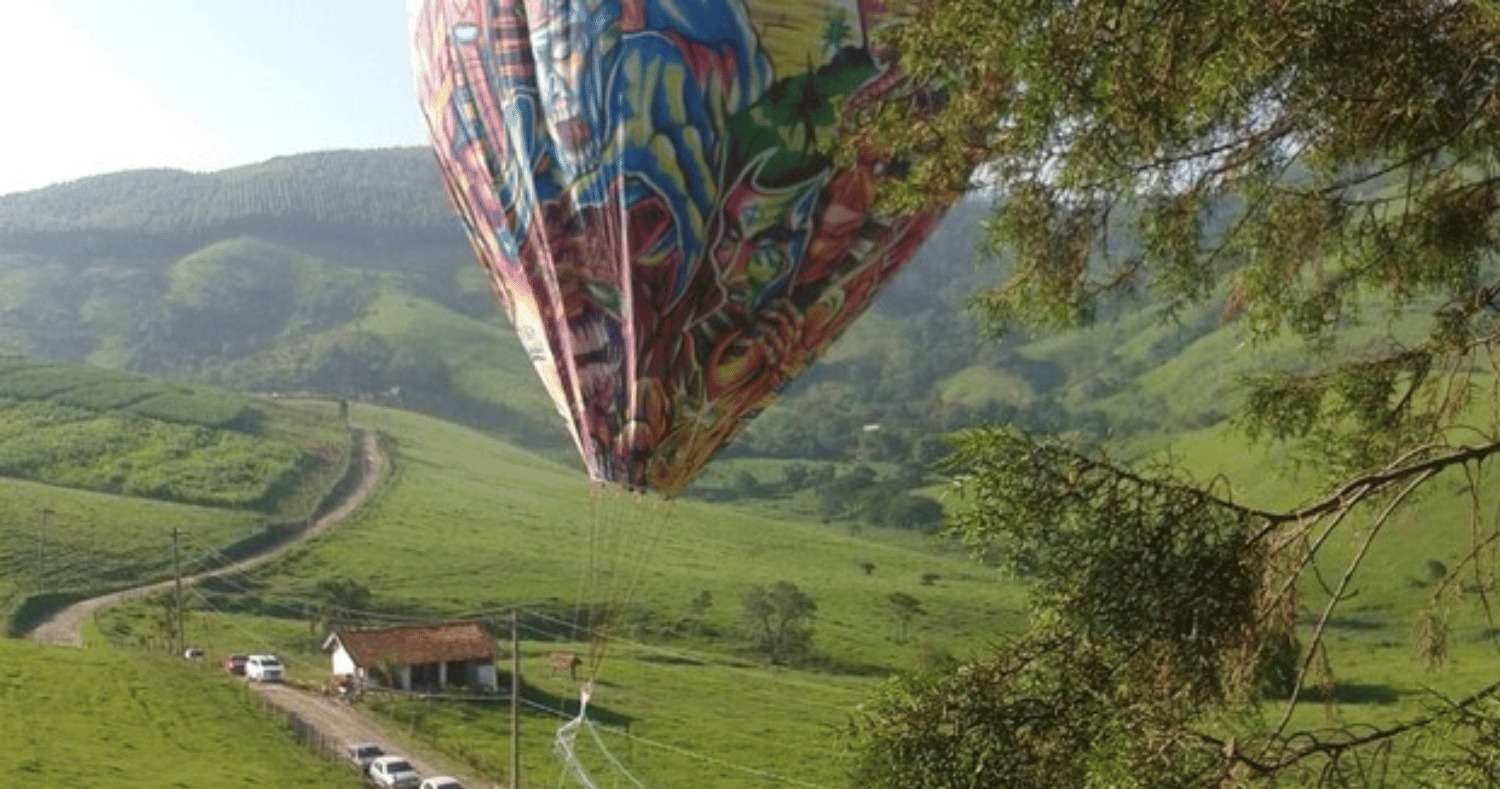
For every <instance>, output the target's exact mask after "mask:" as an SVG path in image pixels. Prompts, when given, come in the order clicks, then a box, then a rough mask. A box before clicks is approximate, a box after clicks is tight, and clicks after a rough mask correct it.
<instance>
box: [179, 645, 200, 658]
mask: <svg viewBox="0 0 1500 789" xmlns="http://www.w3.org/2000/svg"><path fill="white" fill-rule="evenodd" d="M182 659H183V660H202V659H203V650H201V649H199V648H197V647H188V648H187V649H184V650H182Z"/></svg>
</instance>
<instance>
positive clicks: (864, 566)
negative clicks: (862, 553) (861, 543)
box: [859, 559, 875, 576]
mask: <svg viewBox="0 0 1500 789" xmlns="http://www.w3.org/2000/svg"><path fill="white" fill-rule="evenodd" d="M859 569H861V570H864V571H865V575H867V576H869V575H874V574H875V563H874V562H872V561H870V560H869V559H866V560H864V561H862V562H860V563H859Z"/></svg>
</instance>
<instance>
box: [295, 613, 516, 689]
mask: <svg viewBox="0 0 1500 789" xmlns="http://www.w3.org/2000/svg"><path fill="white" fill-rule="evenodd" d="M323 652H324V654H327V655H329V656H330V659H331V660H332V664H333V666H332V669H333V675H334V676H335V677H350V678H353V679H355V680H357V681H359V682H361V683H372V684H377V685H386V686H390V687H395V688H400V689H401V690H412V689H418V690H446V689H448V688H450V687H458V688H468V689H471V690H480V691H485V692H490V693H493V692H495V691H496V690H498V689H499V687H500V682H499V679H498V677H497V675H496V672H495V658H496V656H498V654H499V649H498V648H497V647H496V645H495V640H494V639H493V638H490V636H489V634H488V633H486V632H484V628H483V627H481V626H480V625H479V623H477V622H454V623H451V624H445V625H429V626H420V627H387V628H381V629H379V630H352V629H341V630H335V631H334V632H333V633H332V634H330V635H329V636H328V638H327V639H325V640H324V641H323Z"/></svg>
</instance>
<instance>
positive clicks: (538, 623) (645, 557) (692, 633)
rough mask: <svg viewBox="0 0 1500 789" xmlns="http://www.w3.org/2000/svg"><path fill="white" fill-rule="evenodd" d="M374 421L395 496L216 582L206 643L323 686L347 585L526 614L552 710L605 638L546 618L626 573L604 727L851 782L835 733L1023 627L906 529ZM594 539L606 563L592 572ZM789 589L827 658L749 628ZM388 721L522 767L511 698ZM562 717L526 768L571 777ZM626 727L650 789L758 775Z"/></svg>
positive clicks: (988, 580)
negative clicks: (331, 624)
mask: <svg viewBox="0 0 1500 789" xmlns="http://www.w3.org/2000/svg"><path fill="white" fill-rule="evenodd" d="M355 415H356V419H357V420H358V421H359V422H360V423H361V424H368V425H371V426H374V427H376V428H378V429H379V430H381V431H382V433H384V434H386V435H389V436H390V437H391V439H392V442H393V444H394V446H395V453H396V454H395V458H394V465H395V469H396V471H395V473H394V475H393V477H392V478H391V481H390V483H389V485H388V487H387V488H386V489H385V491H384V492H383V493H382V494H381V495H380V496H379V497H378V498H377V499H376V500H374V501H373V502H372V503H371V504H370V505H368V506H367V507H366V508H365V509H363V510H361V512H360V513H359V514H358V515H357V516H356V517H355V518H354V519H352V520H351V521H350V522H349V523H347V524H344V525H343V526H341V527H340V528H339V529H338V530H336V531H334V532H331V533H329V534H327V535H324V536H320V537H319V538H317V539H315V540H313V541H311V542H310V543H308V544H307V545H306V546H303V547H299V548H298V549H296V551H295V552H294V553H293V554H291V555H290V556H288V557H287V558H286V559H285V560H283V561H279V562H277V563H276V564H275V565H274V566H269V567H265V568H262V569H259V570H256V571H253V572H250V573H248V574H244V575H238V576H235V577H231V578H228V579H225V580H224V581H223V582H222V583H213V584H210V585H208V586H206V587H205V588H204V589H203V590H202V592H203V596H202V597H201V598H196V597H195V599H196V600H197V606H196V607H197V610H196V611H195V612H194V613H193V615H192V616H191V618H190V624H189V627H190V628H191V629H192V632H193V634H194V635H193V638H194V639H195V642H200V643H203V644H205V645H206V646H208V647H209V648H210V650H211V651H222V650H243V649H270V650H274V651H276V652H277V653H278V654H282V655H286V656H289V657H290V665H291V666H292V667H293V671H294V673H296V674H300V675H301V676H303V677H305V678H308V679H315V680H321V679H322V678H323V677H324V675H325V674H326V670H327V668H326V667H327V663H326V658H325V657H324V656H322V655H321V654H319V652H318V642H319V634H320V631H319V630H318V629H317V628H315V627H313V628H310V626H309V622H308V619H309V617H310V616H312V615H314V614H315V612H316V609H317V608H318V607H320V606H322V605H325V604H327V603H328V602H329V598H328V597H327V588H328V587H327V586H326V584H327V582H329V581H331V580H337V581H340V582H352V583H354V584H358V585H360V586H363V587H365V588H367V589H369V590H370V592H371V597H370V599H369V600H368V602H367V603H365V604H364V605H363V606H361V608H367V609H376V610H378V611H382V612H386V613H387V614H388V615H390V616H393V617H398V618H400V617H405V618H419V619H430V618H440V617H444V616H449V615H455V614H463V613H469V612H476V611H485V610H490V611H493V610H495V609H497V608H499V607H502V606H505V605H510V604H523V605H526V606H527V608H528V611H532V612H535V614H534V615H528V618H527V620H526V625H527V628H528V632H527V636H526V638H527V644H526V646H525V654H526V658H525V659H526V663H525V665H524V666H523V672H524V674H525V676H526V678H527V682H528V684H529V685H530V686H531V688H532V691H533V693H532V696H531V699H532V700H533V701H534V702H535V703H538V704H542V705H544V706H547V705H551V706H552V707H553V708H557V707H558V705H560V704H563V703H565V702H567V703H571V701H569V700H576V688H575V686H574V685H573V683H571V682H570V681H569V679H568V677H567V675H566V672H564V673H563V674H561V675H557V674H556V673H555V672H551V671H549V669H548V668H547V664H546V660H545V656H546V654H547V653H548V652H551V651H556V650H575V651H578V652H580V653H583V654H587V652H588V648H589V645H588V644H587V643H577V642H573V641H571V631H570V629H569V628H568V627H566V626H560V625H557V624H556V623H555V622H551V621H549V620H548V619H546V618H543V617H547V616H554V617H562V618H571V617H572V616H573V614H574V612H575V605H576V604H577V603H578V602H579V599H580V597H582V599H583V602H584V603H601V602H604V601H606V600H609V599H615V598H611V596H610V592H609V589H610V587H611V584H612V582H613V584H614V589H615V590H616V591H617V592H618V590H619V589H620V588H621V586H620V584H623V583H625V581H624V580H623V579H624V578H627V577H630V578H639V588H638V591H637V592H636V593H635V594H634V595H631V596H630V597H629V605H628V608H627V610H626V612H625V614H624V615H623V616H622V618H621V624H620V626H619V627H618V629H617V630H616V631H615V632H616V633H617V634H618V635H621V636H623V637H625V638H626V639H628V641H629V642H643V643H619V644H616V645H615V646H614V648H613V649H612V651H611V656H610V657H609V658H608V660H607V662H606V665H605V668H604V672H603V680H604V682H603V683H602V684H601V686H600V690H599V693H598V695H597V697H596V704H597V706H598V720H600V721H602V722H605V723H609V724H611V725H622V724H623V723H624V722H625V721H627V720H628V721H629V724H630V732H631V734H632V735H633V736H636V737H640V738H646V739H649V740H651V741H653V742H661V743H666V744H667V745H669V746H675V747H679V748H686V749H689V750H691V751H694V752H702V753H708V754H711V755H713V756H714V757H716V758H719V759H722V760H725V761H727V762H731V763H734V764H737V765H743V766H748V767H750V768H754V769H764V770H770V771H772V772H776V773H781V774H785V775H791V776H795V777H798V778H800V779H803V780H808V781H815V782H819V783H825V784H830V785H837V784H838V783H839V782H840V780H841V772H840V770H841V768H840V765H839V762H838V760H837V753H836V745H835V743H834V741H833V738H832V737H831V736H830V734H831V732H832V730H833V729H834V728H835V727H837V726H839V725H841V724H842V722H843V720H844V715H845V714H846V713H847V711H848V710H850V709H851V708H852V707H853V705H854V704H856V703H858V702H859V700H860V699H861V698H862V696H863V694H864V693H865V692H866V691H867V690H868V689H869V688H870V687H871V685H872V684H873V683H875V682H878V681H879V680H880V678H882V677H883V676H885V675H886V674H887V673H889V672H891V671H894V670H898V669H902V668H908V667H911V666H913V665H915V664H916V663H917V662H918V661H920V660H922V659H924V656H931V655H937V654H943V653H954V654H965V653H967V652H970V651H972V650H975V649H979V648H982V647H983V646H984V645H985V644H986V643H988V641H989V639H990V638H992V637H993V635H994V634H995V633H996V632H1003V631H1006V630H1008V629H1011V628H1013V627H1015V626H1016V625H1017V624H1018V619H1017V617H1018V615H1019V611H1020V603H1021V593H1022V592H1021V589H1020V588H1019V587H1017V586H1015V585H1013V584H1011V583H1007V582H1006V581H1005V580H1004V578H1003V577H1002V576H1001V575H1000V574H999V573H997V572H996V571H994V570H992V569H987V568H984V567H981V566H977V565H974V564H972V563H971V562H969V561H968V560H967V559H966V558H964V557H963V556H962V555H961V554H959V553H957V552H955V551H952V550H948V549H945V548H944V547H943V546H941V545H939V544H934V543H931V542H929V541H926V540H923V539H920V538H917V537H914V536H913V535H910V534H909V533H906V532H901V531H896V530H885V529H866V530H864V531H862V532H860V533H859V534H851V533H848V532H847V531H846V530H844V529H841V528H830V527H825V526H820V525H818V524H815V523H809V522H806V521H802V520H798V519H793V518H782V517H774V516H767V515H765V514H761V513H759V512H758V511H757V510H755V509H751V508H739V507H727V506H721V505H713V504H707V503H702V502H694V501H679V502H676V503H675V504H673V505H671V506H668V507H662V506H659V505H658V504H657V503H653V502H650V501H638V500H632V499H627V498H625V497H611V496H606V497H604V498H602V499H601V498H594V497H591V496H590V493H589V487H588V485H587V482H586V480H585V479H583V477H582V475H581V474H579V473H578V472H576V471H573V470H571V469H569V468H567V467H565V466H562V465H559V464H555V463H552V462H549V461H547V460H545V459H542V458H539V457H537V456H536V455H534V454H532V453H530V452H527V451H525V450H522V449H519V448H517V447H515V446H512V445H508V444H505V443H503V442H500V441H497V440H496V439H494V438H492V437H489V436H486V435H484V434H482V433H479V432H476V431H474V430H471V429H467V428H463V427H459V426H456V425H452V424H448V423H444V422H439V421H436V420H433V419H431V418H428V417H424V416H420V415H416V414H411V413H405V412H399V411H391V410H385V409H373V408H367V407H363V406H361V407H357V408H356V414H355ZM591 534H594V535H596V538H597V541H598V543H597V544H598V546H599V548H598V550H597V552H596V554H594V559H593V561H594V562H595V566H596V567H598V568H601V570H602V572H601V575H600V576H599V577H598V578H595V579H593V581H592V582H587V581H588V580H589V579H590V578H591V577H592V576H589V575H588V574H587V573H586V572H585V567H586V566H587V565H588V563H589V561H590V555H591V554H590V551H589V548H588V545H589V542H590V535H591ZM865 562H869V563H871V564H872V565H873V567H872V571H871V572H869V573H867V572H866V571H865V570H864V569H862V567H861V564H863V563H865ZM611 574H613V575H611ZM924 575H927V576H929V577H928V578H926V579H925V580H924V577H923V576H924ZM780 580H786V581H791V582H793V583H795V584H797V585H798V586H799V587H800V588H801V589H803V590H804V591H806V592H807V593H808V594H809V595H811V596H812V598H813V599H814V600H815V601H816V603H817V606H818V611H817V619H816V622H815V628H816V634H815V637H814V641H813V653H814V655H813V658H812V660H811V661H810V662H809V663H807V664H806V665H802V666H800V667H797V668H770V667H766V666H765V665H764V661H763V659H762V658H760V657H757V656H756V654H755V653H754V652H752V651H751V650H750V649H749V647H748V644H747V641H746V637H745V636H744V635H743V632H742V631H743V627H742V617H741V602H740V601H741V598H742V596H743V595H744V594H745V593H746V592H747V591H748V590H749V589H750V587H751V586H752V585H753V584H770V583H774V582H776V581H780ZM703 592H708V593H709V596H710V599H711V600H712V601H713V604H712V606H711V607H710V608H709V609H708V611H707V613H706V615H705V616H704V617H703V619H702V621H701V622H697V623H691V616H690V610H689V609H690V606H689V604H690V602H691V601H692V600H693V599H694V598H695V597H697V596H698V595H700V594H701V593H703ZM893 592H904V593H907V594H910V595H912V596H914V597H916V598H917V599H918V600H920V601H921V602H922V604H923V606H924V607H925V609H926V611H927V612H928V613H927V614H926V615H925V616H921V617H918V618H917V619H916V620H915V621H914V622H913V623H912V627H911V631H912V632H911V637H910V639H909V640H898V639H897V633H896V620H895V617H894V615H893V614H892V613H891V605H890V603H889V601H888V600H887V597H888V596H889V595H890V594H891V593H893ZM149 616H150V612H149V611H148V610H147V609H146V608H144V607H141V606H132V607H129V608H124V609H117V610H116V611H114V612H111V613H108V614H105V615H104V616H103V618H102V620H101V630H102V631H103V632H104V634H105V635H106V636H107V637H109V638H112V639H116V640H122V641H125V642H129V641H131V640H132V639H133V638H134V637H135V636H136V635H138V634H140V633H142V632H144V630H145V629H147V628H149V624H148V623H147V622H148V619H149ZM356 616H358V615H356ZM376 621H379V620H376ZM377 709H378V710H379V711H381V712H383V713H384V714H386V715H389V716H391V717H393V718H394V719H395V722H397V723H398V724H400V725H401V726H402V727H411V728H412V729H413V730H414V731H415V732H416V733H417V734H418V735H420V736H423V737H425V738H428V739H430V740H431V741H432V742H433V743H434V744H435V745H436V746H437V747H439V748H441V749H443V750H445V751H447V752H449V753H451V754H453V755H455V756H457V757H459V758H463V759H467V760H469V761H471V762H472V763H474V764H475V765H476V766H478V767H480V768H483V770H484V771H485V772H486V773H487V774H492V775H497V774H499V773H500V772H502V768H503V765H504V764H505V758H506V752H505V745H504V738H501V737H497V736H495V732H497V731H500V730H502V729H503V727H504V716H505V714H506V712H505V710H504V708H503V707H501V706H498V705H494V704H485V703H483V702H474V703H460V702H458V701H452V700H449V701H446V702H445V701H444V700H441V699H436V700H430V701H411V702H399V701H398V702H391V703H387V704H383V705H379V706H378V707H377ZM558 722H559V721H557V720H556V718H555V717H553V716H549V715H548V714H547V713H545V712H543V711H538V710H531V712H530V713H528V715H527V720H526V722H525V724H524V726H525V727H526V731H527V732H528V733H527V735H526V740H525V742H526V745H525V752H524V753H523V759H524V762H525V767H526V769H527V770H528V771H529V772H530V773H531V774H532V775H540V776H545V777H546V778H547V779H548V780H551V779H552V778H553V777H555V776H556V774H557V765H556V762H555V761H554V760H553V758H552V756H551V753H550V749H551V735H550V732H551V731H552V730H553V729H555V728H556V725H557V723H558ZM606 736H609V737H611V738H612V739H611V748H612V749H614V748H617V749H618V750H617V751H616V752H617V753H622V754H623V753H626V752H628V753H629V754H630V756H629V761H630V764H631V765H632V766H633V768H635V769H637V770H638V771H639V772H638V774H639V775H640V776H641V778H642V779H643V780H645V781H646V783H647V784H648V785H653V786H655V785H663V786H686V785H691V786H743V785H745V783H744V781H745V780H746V779H745V775H744V774H743V773H739V772H737V771H735V770H733V769H729V768H724V767H722V766H720V767H715V766H712V765H705V764H704V763H703V762H701V761H699V760H697V759H694V758H692V757H688V756H683V755H682V754H680V753H674V752H673V751H671V750H670V749H663V748H660V747H653V746H649V745H643V744H641V743H639V742H637V743H635V744H632V741H630V740H626V739H623V738H620V735H618V734H611V735H606ZM594 758H598V757H597V754H596V755H595V757H594Z"/></svg>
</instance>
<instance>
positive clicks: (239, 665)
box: [224, 655, 250, 677]
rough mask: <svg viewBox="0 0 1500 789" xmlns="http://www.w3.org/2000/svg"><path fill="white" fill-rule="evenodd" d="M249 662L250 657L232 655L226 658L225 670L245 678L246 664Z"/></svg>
mask: <svg viewBox="0 0 1500 789" xmlns="http://www.w3.org/2000/svg"><path fill="white" fill-rule="evenodd" d="M249 660H250V656H249V655H230V656H229V657H226V658H224V670H225V671H227V672H229V673H231V674H238V675H239V676H242V677H243V676H245V664H246V663H247V662H249Z"/></svg>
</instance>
